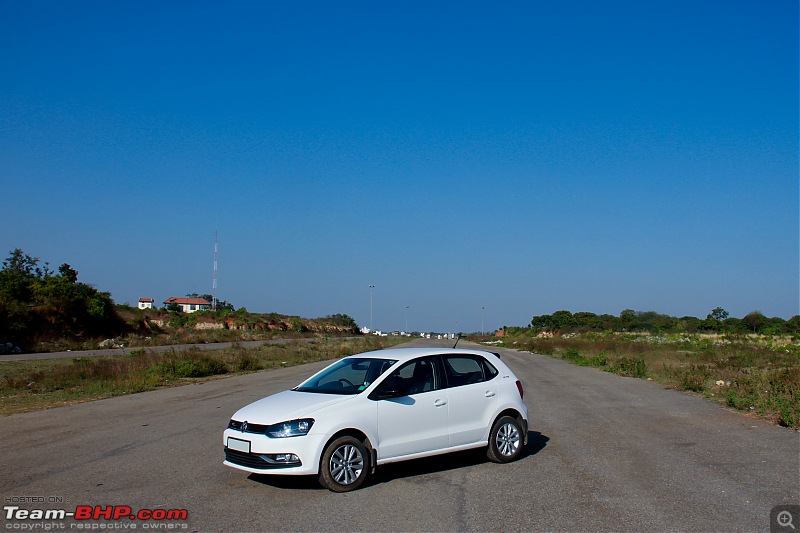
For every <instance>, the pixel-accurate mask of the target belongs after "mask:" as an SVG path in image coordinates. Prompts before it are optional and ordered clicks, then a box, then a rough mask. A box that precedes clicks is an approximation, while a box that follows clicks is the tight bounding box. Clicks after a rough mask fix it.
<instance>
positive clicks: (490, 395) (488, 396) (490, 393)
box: [484, 390, 495, 398]
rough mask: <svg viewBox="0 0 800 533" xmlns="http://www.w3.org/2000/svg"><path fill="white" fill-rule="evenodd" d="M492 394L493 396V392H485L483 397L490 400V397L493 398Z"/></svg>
mask: <svg viewBox="0 0 800 533" xmlns="http://www.w3.org/2000/svg"><path fill="white" fill-rule="evenodd" d="M494 394H495V393H494V391H491V390H487V391H486V394H484V396H486V397H487V398H491V397H492V396H494Z"/></svg>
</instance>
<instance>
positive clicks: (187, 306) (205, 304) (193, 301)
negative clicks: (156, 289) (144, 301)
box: [164, 296, 211, 313]
mask: <svg viewBox="0 0 800 533" xmlns="http://www.w3.org/2000/svg"><path fill="white" fill-rule="evenodd" d="M169 304H175V305H177V306H178V308H179V309H180V310H181V311H182V312H184V313H194V312H195V311H210V310H211V302H209V301H208V300H206V299H205V298H177V297H175V296H173V297H171V298H167V299H166V300H164V305H169Z"/></svg>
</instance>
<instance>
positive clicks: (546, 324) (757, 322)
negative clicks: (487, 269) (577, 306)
mask: <svg viewBox="0 0 800 533" xmlns="http://www.w3.org/2000/svg"><path fill="white" fill-rule="evenodd" d="M531 327H532V328H533V329H535V330H540V331H561V332H563V331H617V332H621V331H631V332H636V331H640V332H649V333H654V334H657V333H721V334H747V333H757V334H761V335H797V334H800V315H795V316H793V317H792V318H790V319H789V320H784V319H783V318H780V317H772V318H768V317H766V316H764V314H763V313H761V311H752V312H751V313H748V314H747V315H745V316H744V317H742V318H734V317H731V316H730V314H729V313H728V312H727V311H726V310H725V309H723V308H721V307H717V308H715V309H713V310H711V312H710V313H709V314H708V315H706V318H704V319H701V318H697V317H693V316H683V317H680V318H677V317H673V316H669V315H664V314H661V313H656V312H655V311H644V312H642V311H634V310H633V309H625V310H624V311H622V312H621V313H620V314H619V316H614V315H609V314H601V315H597V314H595V313H591V312H585V311H583V312H578V313H572V312H570V311H556V312H555V313H553V314H550V315H536V316H534V317H533V319H531Z"/></svg>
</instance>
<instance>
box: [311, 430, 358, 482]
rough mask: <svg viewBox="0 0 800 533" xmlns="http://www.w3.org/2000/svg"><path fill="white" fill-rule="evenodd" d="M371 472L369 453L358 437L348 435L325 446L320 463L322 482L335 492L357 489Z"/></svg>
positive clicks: (320, 478)
mask: <svg viewBox="0 0 800 533" xmlns="http://www.w3.org/2000/svg"><path fill="white" fill-rule="evenodd" d="M368 472H369V453H367V449H366V447H365V446H364V445H363V444H362V443H361V441H359V440H358V439H356V438H354V437H351V436H349V435H346V436H344V437H339V438H338V439H336V440H334V441H332V442H331V443H330V444H328V446H327V447H326V448H325V451H324V452H323V454H322V460H321V461H320V465H319V482H320V484H321V485H322V486H323V487H325V488H327V489H329V490H332V491H333V492H347V491H351V490H355V489H357V488H358V487H360V486H361V484H362V483H364V480H365V479H366V478H367V473H368Z"/></svg>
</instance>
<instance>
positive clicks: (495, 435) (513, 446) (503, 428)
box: [486, 416, 525, 463]
mask: <svg viewBox="0 0 800 533" xmlns="http://www.w3.org/2000/svg"><path fill="white" fill-rule="evenodd" d="M524 442H525V439H524V438H523V435H522V426H521V425H520V423H519V422H518V421H517V419H516V418H514V417H512V416H503V417H500V418H499V419H498V420H497V421H496V422H495V423H494V425H493V426H492V431H491V432H490V433H489V449H488V450H487V451H486V456H487V457H488V458H489V460H490V461H492V462H494V463H510V462H511V461H513V460H515V459H517V458H518V457H519V456H520V454H521V453H522V446H523V444H524Z"/></svg>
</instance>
